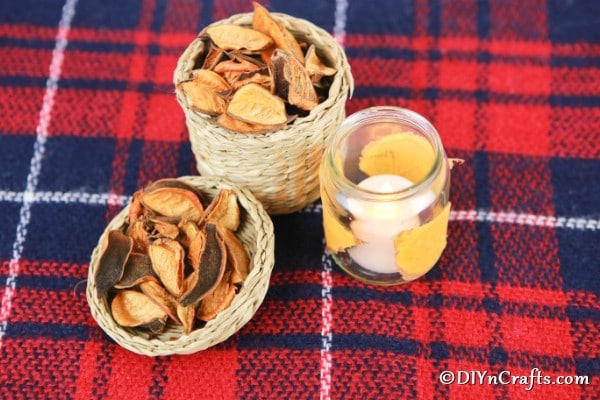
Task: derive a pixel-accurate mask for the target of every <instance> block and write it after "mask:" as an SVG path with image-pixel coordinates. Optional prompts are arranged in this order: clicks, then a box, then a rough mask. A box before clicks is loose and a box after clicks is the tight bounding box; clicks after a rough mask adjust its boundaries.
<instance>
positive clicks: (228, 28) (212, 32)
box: [206, 24, 273, 51]
mask: <svg viewBox="0 0 600 400" xmlns="http://www.w3.org/2000/svg"><path fill="white" fill-rule="evenodd" d="M206 33H207V34H208V36H210V38H211V39H212V41H213V42H215V44H216V45H217V46H219V48H221V49H223V50H242V49H245V50H249V51H260V50H263V49H265V48H267V47H270V46H272V45H273V39H271V38H270V37H269V36H268V35H265V34H264V33H261V32H258V31H256V30H254V29H250V28H245V27H242V26H239V25H233V24H221V25H215V26H210V27H208V28H207V29H206Z"/></svg>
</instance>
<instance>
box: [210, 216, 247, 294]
mask: <svg viewBox="0 0 600 400" xmlns="http://www.w3.org/2000/svg"><path fill="white" fill-rule="evenodd" d="M217 229H218V230H219V234H220V235H221V236H223V241H224V243H225V249H226V250H227V265H228V266H230V267H231V281H232V283H234V284H236V285H239V284H241V283H242V282H243V281H244V280H246V277H247V276H248V272H249V268H250V258H249V257H248V252H247V251H246V248H245V247H244V245H243V244H242V242H240V240H239V239H238V238H237V236H235V234H234V233H233V232H231V231H230V230H229V229H224V228H223V227H219V226H217Z"/></svg>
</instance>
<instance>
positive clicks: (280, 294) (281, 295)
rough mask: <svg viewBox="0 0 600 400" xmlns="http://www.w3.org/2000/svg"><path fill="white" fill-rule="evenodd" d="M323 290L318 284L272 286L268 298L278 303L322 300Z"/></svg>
mask: <svg viewBox="0 0 600 400" xmlns="http://www.w3.org/2000/svg"><path fill="white" fill-rule="evenodd" d="M322 290H323V288H322V287H321V285H316V284H308V283H307V284H291V285H287V284H282V285H271V286H269V291H268V292H267V298H268V299H271V300H277V301H298V300H306V299H321V298H322V293H321V291H322Z"/></svg>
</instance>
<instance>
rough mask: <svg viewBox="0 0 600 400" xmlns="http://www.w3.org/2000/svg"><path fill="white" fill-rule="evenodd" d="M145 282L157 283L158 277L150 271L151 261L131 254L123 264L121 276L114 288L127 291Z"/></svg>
mask: <svg viewBox="0 0 600 400" xmlns="http://www.w3.org/2000/svg"><path fill="white" fill-rule="evenodd" d="M146 281H155V282H158V277H157V276H156V274H155V273H154V270H153V269H152V260H150V257H148V256H147V255H145V254H139V253H131V254H130V255H129V258H128V259H127V263H126V264H125V270H124V272H123V276H122V277H121V279H120V280H119V282H117V283H116V284H115V285H114V287H115V288H116V289H129V288H132V287H134V286H136V285H139V284H140V283H142V282H146Z"/></svg>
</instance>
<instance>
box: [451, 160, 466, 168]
mask: <svg viewBox="0 0 600 400" xmlns="http://www.w3.org/2000/svg"><path fill="white" fill-rule="evenodd" d="M464 163H465V160H463V159H462V158H449V159H448V164H449V165H450V169H452V168H454V166H455V165H456V166H460V165H463V164H464Z"/></svg>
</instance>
